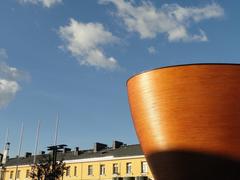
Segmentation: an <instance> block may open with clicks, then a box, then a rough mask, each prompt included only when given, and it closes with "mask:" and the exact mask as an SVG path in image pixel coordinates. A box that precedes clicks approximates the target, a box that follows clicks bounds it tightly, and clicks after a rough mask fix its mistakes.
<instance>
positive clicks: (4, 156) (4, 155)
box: [2, 142, 10, 164]
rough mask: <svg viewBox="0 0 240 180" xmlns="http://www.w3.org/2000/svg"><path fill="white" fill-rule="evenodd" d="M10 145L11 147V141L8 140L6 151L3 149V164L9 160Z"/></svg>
mask: <svg viewBox="0 0 240 180" xmlns="http://www.w3.org/2000/svg"><path fill="white" fill-rule="evenodd" d="M9 147H10V143H9V142H7V143H6V144H5V147H4V151H3V157H2V164H6V162H7V160H8V157H9V156H8V154H9Z"/></svg>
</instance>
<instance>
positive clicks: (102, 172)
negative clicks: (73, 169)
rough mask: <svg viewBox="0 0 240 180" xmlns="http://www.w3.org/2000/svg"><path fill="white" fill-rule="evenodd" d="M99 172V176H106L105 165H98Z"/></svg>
mask: <svg viewBox="0 0 240 180" xmlns="http://www.w3.org/2000/svg"><path fill="white" fill-rule="evenodd" d="M99 170H100V172H99V174H100V175H101V176H103V175H106V166H105V164H100V166H99Z"/></svg>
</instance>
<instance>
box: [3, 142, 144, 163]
mask: <svg viewBox="0 0 240 180" xmlns="http://www.w3.org/2000/svg"><path fill="white" fill-rule="evenodd" d="M50 154H51V153H49V154H44V155H37V156H36V162H39V161H41V160H43V159H44V158H47V157H49V155H50ZM140 155H143V152H142V150H141V147H140V145H139V144H134V145H123V146H121V147H119V148H116V149H113V148H109V147H108V148H105V149H103V150H100V151H98V152H94V151H93V149H90V150H80V151H79V153H78V154H76V153H74V151H69V152H66V153H62V152H59V153H58V154H57V160H75V159H87V158H100V157H106V156H113V157H126V156H140ZM33 158H34V156H30V157H20V158H17V157H16V158H10V159H9V160H8V161H7V163H6V164H5V166H14V165H30V164H32V163H33Z"/></svg>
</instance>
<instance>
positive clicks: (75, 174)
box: [73, 166, 77, 176]
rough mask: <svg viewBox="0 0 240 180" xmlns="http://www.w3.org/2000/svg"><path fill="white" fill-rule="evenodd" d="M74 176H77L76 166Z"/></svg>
mask: <svg viewBox="0 0 240 180" xmlns="http://www.w3.org/2000/svg"><path fill="white" fill-rule="evenodd" d="M73 174H74V176H77V166H74V173H73Z"/></svg>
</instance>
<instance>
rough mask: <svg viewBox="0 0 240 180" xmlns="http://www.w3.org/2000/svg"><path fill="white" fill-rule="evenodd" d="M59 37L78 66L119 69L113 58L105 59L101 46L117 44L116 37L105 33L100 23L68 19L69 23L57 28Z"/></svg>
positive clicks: (107, 32)
mask: <svg viewBox="0 0 240 180" xmlns="http://www.w3.org/2000/svg"><path fill="white" fill-rule="evenodd" d="M59 35H60V37H61V38H62V39H63V41H64V45H63V47H64V48H65V49H67V50H68V51H69V52H70V53H71V54H72V55H73V56H74V57H75V58H76V59H77V60H78V62H79V63H80V65H87V66H94V67H96V68H103V69H110V70H113V69H116V68H118V67H119V65H118V62H117V60H116V59H115V58H114V57H107V56H106V55H105V53H104V51H103V46H104V45H107V44H112V43H116V42H117V40H118V39H117V37H115V36H113V35H112V33H111V32H109V31H107V30H106V29H105V28H104V27H103V25H102V24H100V23H82V22H78V21H76V20H75V19H70V23H69V24H68V25H66V26H61V27H60V28H59Z"/></svg>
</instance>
